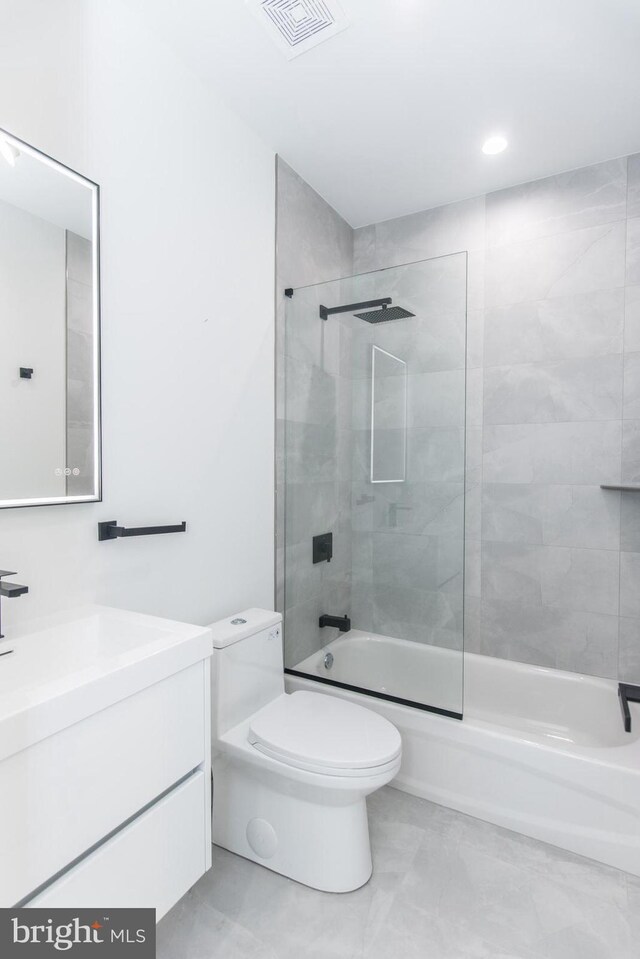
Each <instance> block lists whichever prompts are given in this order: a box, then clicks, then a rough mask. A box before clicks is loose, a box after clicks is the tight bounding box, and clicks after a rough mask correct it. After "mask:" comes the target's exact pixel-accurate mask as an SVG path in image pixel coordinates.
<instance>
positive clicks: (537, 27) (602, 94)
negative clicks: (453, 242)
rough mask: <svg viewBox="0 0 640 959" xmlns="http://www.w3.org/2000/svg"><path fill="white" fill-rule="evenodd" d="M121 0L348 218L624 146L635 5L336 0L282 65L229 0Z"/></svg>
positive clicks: (638, 142)
mask: <svg viewBox="0 0 640 959" xmlns="http://www.w3.org/2000/svg"><path fill="white" fill-rule="evenodd" d="M329 2H330V0H329ZM127 3H128V4H129V6H130V7H131V8H133V9H135V10H137V11H139V12H140V13H141V14H142V15H143V16H144V17H145V19H146V20H147V22H148V24H149V25H150V26H151V27H152V29H154V30H155V31H156V32H158V33H160V34H161V35H162V36H164V38H165V39H166V40H167V42H168V43H169V44H170V45H171V46H172V47H173V48H174V50H175V51H176V52H178V53H179V55H180V56H181V57H182V58H183V59H185V60H186V61H188V63H189V64H190V65H191V67H192V69H193V70H194V71H195V72H196V73H197V74H199V76H200V77H201V78H203V79H204V80H205V81H207V82H208V83H211V84H212V86H214V87H215V88H217V89H218V91H219V92H220V93H221V94H222V96H223V97H224V98H225V100H226V101H227V102H228V103H229V105H230V106H232V107H233V108H234V109H235V110H236V111H237V112H238V113H239V114H240V115H241V116H242V117H244V119H245V120H246V121H247V122H248V123H249V124H250V125H251V126H252V127H253V128H254V129H255V130H256V131H257V132H258V133H259V134H260V135H261V136H262V138H263V139H264V140H265V141H266V142H267V143H268V144H269V145H270V146H271V147H272V148H273V149H274V150H275V151H276V152H277V153H279V154H280V155H281V156H282V157H283V158H284V159H285V160H286V161H287V162H288V163H289V164H290V165H291V166H292V167H293V168H294V169H295V170H296V171H297V172H298V173H299V174H300V175H301V176H302V177H304V179H305V180H307V182H308V183H310V184H311V186H313V187H314V189H315V190H317V191H318V193H320V194H321V195H322V196H323V197H324V198H325V199H326V200H327V201H328V202H329V203H330V204H331V205H332V206H333V207H335V209H336V210H338V212H339V213H341V214H342V216H343V217H345V219H346V220H348V222H349V223H350V224H351V225H352V226H355V227H357V226H363V225H365V224H367V223H372V222H377V221H379V220H384V219H389V218H391V217H396V216H400V215H402V214H405V213H411V212H414V211H416V210H421V209H426V208H429V207H433V206H439V205H440V204H443V203H448V202H451V201H453V200H460V199H463V198H465V197H469V196H476V195H478V194H482V193H486V192H489V191H492V190H496V189H500V188H502V187H506V186H511V185H513V184H516V183H523V182H526V181H528V180H533V179H538V178H540V177H544V176H548V175H549V174H552V173H557V172H560V171H564V170H570V169H574V168H577V167H581V166H587V165H589V164H591V163H597V162H599V161H601V160H605V159H611V158H612V157H616V156H623V155H625V154H628V153H634V152H638V151H640V55H639V52H638V51H639V50H640V4H639V3H638V0H342V7H343V8H344V10H345V11H346V13H347V15H348V16H349V18H350V20H351V25H350V26H349V27H348V29H346V30H345V31H344V32H342V33H339V34H338V35H336V36H334V37H331V38H330V39H328V40H327V41H326V42H324V43H321V44H320V45H319V46H316V47H315V48H313V49H312V50H309V51H308V52H306V53H304V54H303V55H301V56H299V57H297V58H296V59H294V60H287V59H286V58H285V56H284V54H283V53H282V51H281V50H280V49H278V47H277V46H276V45H275V44H274V43H273V42H272V41H271V39H270V37H269V35H268V33H267V31H266V30H265V29H264V28H263V26H262V25H261V24H260V23H259V22H258V20H257V19H256V17H255V15H254V14H253V13H252V12H251V11H250V9H249V8H248V7H247V5H246V4H245V3H244V2H243V0H180V2H179V3H176V2H175V0H127ZM492 133H504V134H505V136H506V137H507V138H508V140H509V149H508V150H507V151H506V152H505V153H502V154H500V155H498V156H485V155H484V154H483V153H482V152H481V149H480V148H481V145H482V143H483V141H484V139H485V138H486V137H487V136H489V135H490V134H492Z"/></svg>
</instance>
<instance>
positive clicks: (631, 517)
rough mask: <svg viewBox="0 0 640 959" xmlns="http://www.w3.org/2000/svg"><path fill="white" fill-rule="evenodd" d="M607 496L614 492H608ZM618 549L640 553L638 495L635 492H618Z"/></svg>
mask: <svg viewBox="0 0 640 959" xmlns="http://www.w3.org/2000/svg"><path fill="white" fill-rule="evenodd" d="M609 496H611V497H615V496H616V494H615V493H612V492H609ZM620 549H621V550H622V551H623V552H625V553H640V497H639V496H638V494H637V493H621V494H620Z"/></svg>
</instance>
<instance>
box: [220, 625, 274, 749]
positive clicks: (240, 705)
mask: <svg viewBox="0 0 640 959" xmlns="http://www.w3.org/2000/svg"><path fill="white" fill-rule="evenodd" d="M210 629H211V631H212V633H213V656H212V657H211V723H212V737H213V741H214V743H215V740H216V738H217V737H219V736H222V735H223V734H224V733H225V732H226V731H227V730H228V729H231V728H232V727H233V726H236V725H237V724H238V723H240V722H242V720H243V719H247V718H248V717H249V716H252V715H253V713H255V712H256V711H257V710H258V709H261V708H262V706H266V704H267V703H270V702H271V701H272V700H273V699H276V697H278V696H280V695H282V693H284V673H283V659H282V616H281V615H280V613H274V612H271V611H270V610H266V609H245V610H244V611H243V612H241V613H236V614H235V615H234V616H229V617H228V618H227V619H221V620H220V621H219V622H217V623H212V624H211V626H210Z"/></svg>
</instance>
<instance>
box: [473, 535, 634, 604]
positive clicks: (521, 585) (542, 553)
mask: <svg viewBox="0 0 640 959" xmlns="http://www.w3.org/2000/svg"><path fill="white" fill-rule="evenodd" d="M618 589H619V568H618V553H617V551H615V550H600V549H577V548H564V547H558V546H530V545H529V544H525V543H499V542H484V543H483V545H482V595H483V598H484V599H487V600H493V599H497V600H509V601H510V602H511V601H517V602H522V603H523V604H525V605H529V606H535V605H537V604H541V605H543V606H554V607H558V608H561V609H570V610H576V611H577V612H579V611H583V610H587V611H588V612H592V613H605V614H607V615H611V616H615V615H617V614H618ZM638 615H640V613H639V614H638Z"/></svg>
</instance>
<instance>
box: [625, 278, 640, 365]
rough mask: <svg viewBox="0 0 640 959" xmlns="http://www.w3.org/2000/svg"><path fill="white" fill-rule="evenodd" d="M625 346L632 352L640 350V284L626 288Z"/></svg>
mask: <svg viewBox="0 0 640 959" xmlns="http://www.w3.org/2000/svg"><path fill="white" fill-rule="evenodd" d="M624 348H625V350H627V351H628V352H630V353H638V352H640V285H636V286H628V287H626V289H625V308H624Z"/></svg>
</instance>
